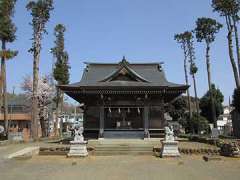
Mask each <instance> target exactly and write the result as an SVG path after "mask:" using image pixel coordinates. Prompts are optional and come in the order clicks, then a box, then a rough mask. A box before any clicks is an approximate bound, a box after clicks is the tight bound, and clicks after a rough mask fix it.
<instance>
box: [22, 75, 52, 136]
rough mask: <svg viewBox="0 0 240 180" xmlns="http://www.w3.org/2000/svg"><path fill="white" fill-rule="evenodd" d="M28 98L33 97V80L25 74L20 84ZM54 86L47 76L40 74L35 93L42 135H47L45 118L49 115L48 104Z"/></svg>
mask: <svg viewBox="0 0 240 180" xmlns="http://www.w3.org/2000/svg"><path fill="white" fill-rule="evenodd" d="M21 87H22V89H23V90H24V91H25V93H26V95H27V96H28V98H29V99H31V100H32V99H33V80H32V77H31V76H26V77H25V78H24V80H23V83H22V85H21ZM54 92H55V88H54V87H53V86H52V85H51V83H50V78H49V77H48V76H42V77H40V78H39V82H38V89H37V93H36V97H37V101H38V103H37V104H38V115H39V120H40V125H41V131H42V136H43V137H46V136H47V130H48V126H47V122H48V121H47V120H48V115H49V107H48V106H49V105H50V104H51V101H52V99H53V97H54Z"/></svg>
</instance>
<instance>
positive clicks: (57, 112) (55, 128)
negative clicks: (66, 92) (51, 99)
mask: <svg viewBox="0 0 240 180" xmlns="http://www.w3.org/2000/svg"><path fill="white" fill-rule="evenodd" d="M59 99H60V98H59V88H57V99H56V115H55V122H54V135H55V136H56V137H57V136H58V135H59V133H58V117H59Z"/></svg>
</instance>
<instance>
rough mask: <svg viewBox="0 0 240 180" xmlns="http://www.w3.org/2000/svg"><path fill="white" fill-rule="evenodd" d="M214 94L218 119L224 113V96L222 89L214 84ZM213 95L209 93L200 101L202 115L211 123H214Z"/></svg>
mask: <svg viewBox="0 0 240 180" xmlns="http://www.w3.org/2000/svg"><path fill="white" fill-rule="evenodd" d="M212 94H213V98H214V103H215V104H214V106H215V109H216V117H218V116H219V115H220V114H222V112H223V105H222V103H223V100H224V96H223V94H222V92H221V91H220V89H217V88H216V87H215V85H214V84H212ZM210 95H211V93H210V91H207V92H206V94H205V95H204V96H203V97H202V98H201V99H200V108H201V115H202V116H204V117H205V118H207V119H208V121H209V122H210V123H213V121H212V111H211V96H210Z"/></svg>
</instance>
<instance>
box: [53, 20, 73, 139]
mask: <svg viewBox="0 0 240 180" xmlns="http://www.w3.org/2000/svg"><path fill="white" fill-rule="evenodd" d="M65 31H66V28H65V27H64V25H62V24H58V25H56V27H55V29H54V35H55V37H56V40H55V47H54V48H52V53H53V56H54V57H55V58H56V63H55V68H54V71H53V76H54V79H55V80H56V81H57V84H58V85H63V84H68V83H69V68H70V66H69V64H68V53H67V52H66V51H65V47H64V46H65V43H64V33H65ZM63 98H64V94H63V92H62V91H61V90H60V89H59V88H57V97H56V118H57V119H56V121H55V126H54V127H55V128H54V129H55V135H57V124H58V116H59V106H60V108H61V113H62V111H63V103H64V99H63ZM62 123H63V122H62V118H61V122H60V133H61V134H62Z"/></svg>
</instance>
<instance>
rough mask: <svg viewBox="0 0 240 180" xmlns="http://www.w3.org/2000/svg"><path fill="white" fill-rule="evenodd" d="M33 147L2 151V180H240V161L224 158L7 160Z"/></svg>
mask: <svg viewBox="0 0 240 180" xmlns="http://www.w3.org/2000/svg"><path fill="white" fill-rule="evenodd" d="M30 145H31V146H33V145H44V144H41V143H40V144H36V143H33V144H30ZM30 145H29V144H18V145H8V146H2V147H0V179H1V180H15V179H17V180H55V179H57V180H66V179H67V180H72V179H73V180H75V179H83V180H95V179H98V180H108V179H109V180H122V179H126V180H135V179H136V180H155V179H156V180H159V179H161V180H165V179H166V180H172V179H174V180H188V179H189V180H198V179H199V180H200V179H201V180H203V179H204V180H226V179H227V180H239V179H240V159H234V158H225V157H221V158H222V160H220V161H210V162H205V161H203V160H202V156H195V155H194V156H182V157H181V158H168V159H161V158H157V157H154V156H89V157H87V158H79V159H73V158H66V157H64V156H34V157H33V158H32V159H28V160H7V159H5V157H6V156H7V155H8V154H9V153H12V152H15V151H16V150H19V149H22V148H23V147H26V146H30ZM45 145H46V144H45ZM195 145H196V144H195Z"/></svg>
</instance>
